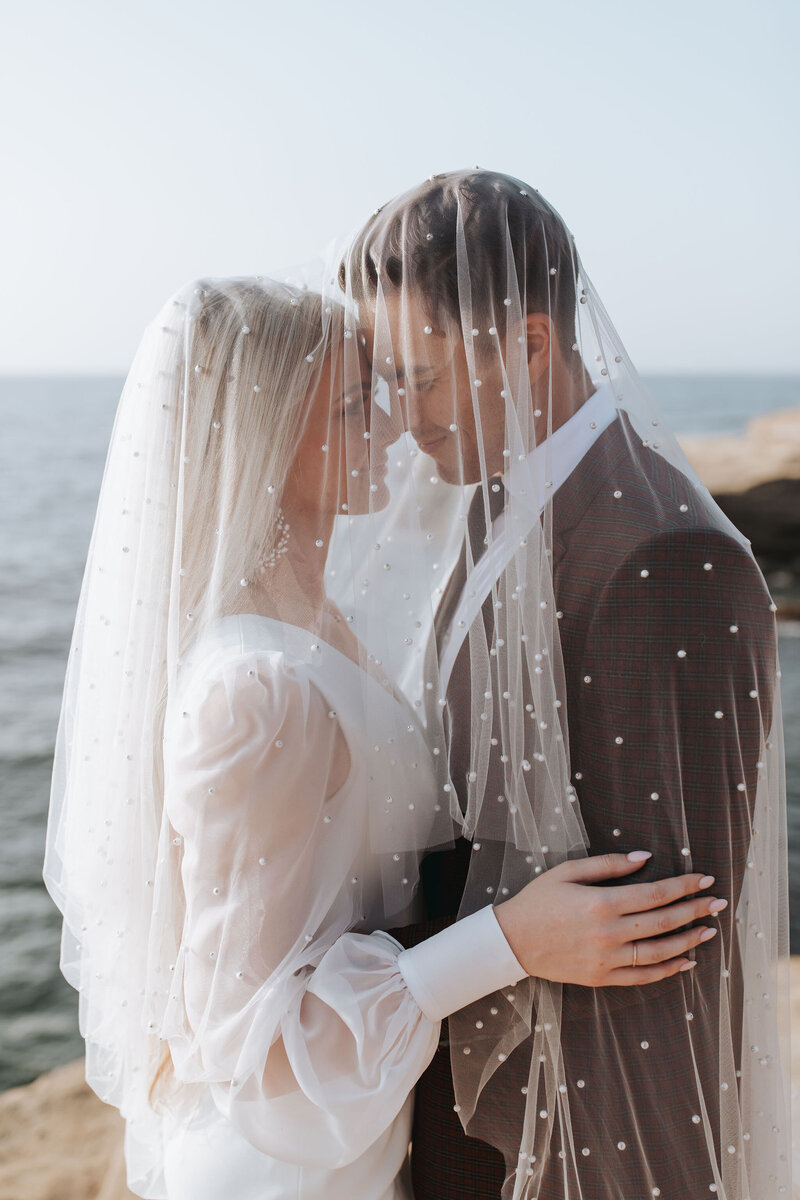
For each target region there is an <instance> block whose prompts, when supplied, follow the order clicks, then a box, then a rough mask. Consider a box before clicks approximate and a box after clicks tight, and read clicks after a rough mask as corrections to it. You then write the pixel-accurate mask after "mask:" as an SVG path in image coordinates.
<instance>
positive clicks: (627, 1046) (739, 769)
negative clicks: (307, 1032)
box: [400, 417, 775, 1200]
mask: <svg viewBox="0 0 800 1200" xmlns="http://www.w3.org/2000/svg"><path fill="white" fill-rule="evenodd" d="M618 492H621V493H622V495H621V496H617V495H615V493H618ZM553 505H554V511H553V549H554V576H555V588H556V599H557V604H558V607H559V609H560V610H561V611H562V612H563V617H562V619H561V623H560V633H561V644H562V653H563V659H564V668H565V675H566V687H567V710H568V723H569V740H570V751H571V762H572V769H573V780H574V782H575V786H576V789H577V791H578V795H579V798H580V804H581V812H582V815H583V818H584V822H585V824H586V828H587V832H588V835H589V839H590V852H591V853H593V854H595V853H601V852H603V851H609V850H610V851H623V852H625V851H628V850H632V849H636V848H640V847H644V848H646V849H650V850H651V851H653V858H652V859H651V860H650V862H649V863H648V864H646V866H645V868H644V869H643V870H642V871H641V872H638V873H637V875H636V881H637V882H638V881H644V880H646V879H658V878H664V877H665V876H667V875H672V874H676V873H680V872H682V871H685V870H693V869H699V870H702V871H704V872H709V873H711V874H714V875H715V876H716V878H717V881H718V882H717V884H716V885H715V888H714V893H715V895H722V896H726V897H727V898H728V899H729V900H730V901H731V904H730V905H729V908H728V909H727V910H726V911H725V912H724V913H723V914H722V918H721V920H720V933H721V936H718V937H717V938H716V939H715V940H714V941H713V942H712V943H711V944H710V945H707V946H704V947H703V948H702V951H701V953H700V954H699V955H698V960H699V961H698V966H697V967H696V968H695V970H694V972H692V975H691V976H690V977H689V978H686V977H684V976H680V977H678V978H677V979H673V980H670V981H667V982H665V983H663V984H660V985H657V986H658V990H655V989H646V988H645V989H639V988H618V989H603V990H602V991H601V992H596V991H595V990H593V989H586V988H578V987H571V986H567V987H565V988H564V995H563V1023H562V1045H563V1048H564V1055H565V1070H566V1075H567V1078H568V1080H570V1081H573V1082H575V1081H577V1080H578V1079H580V1080H582V1081H583V1084H584V1086H583V1087H580V1088H578V1087H577V1086H575V1087H573V1086H570V1089H569V1091H570V1111H571V1120H572V1128H573V1130H574V1131H575V1133H576V1136H577V1138H578V1140H579V1141H582V1142H583V1144H585V1145H586V1146H587V1148H589V1147H590V1146H592V1145H604V1146H610V1147H614V1148H615V1153H614V1155H613V1157H612V1158H611V1159H609V1157H608V1154H602V1153H595V1154H590V1155H588V1156H586V1157H585V1158H583V1159H582V1160H581V1168H580V1170H581V1173H580V1184H581V1188H582V1189H583V1195H584V1197H585V1198H586V1200H612V1198H613V1200H623V1198H624V1200H631V1198H632V1197H638V1196H645V1197H646V1196H649V1195H651V1194H652V1188H653V1187H654V1186H657V1187H658V1188H659V1189H660V1193H661V1196H662V1197H664V1198H665V1200H670V1198H673V1197H674V1200H689V1198H690V1197H691V1196H693V1195H701V1194H706V1193H707V1191H708V1186H709V1183H710V1182H711V1181H712V1179H713V1174H712V1173H711V1164H710V1162H709V1156H708V1152H707V1149H706V1147H705V1144H704V1140H703V1135H702V1133H698V1126H697V1125H696V1124H695V1123H693V1122H692V1120H691V1117H692V1115H693V1114H694V1113H695V1111H696V1109H697V1106H698V1104H699V1103H700V1097H699V1096H698V1086H697V1079H696V1076H695V1070H694V1067H693V1065H692V1058H694V1062H696V1063H697V1074H698V1076H699V1078H700V1082H701V1091H702V1100H703V1103H705V1105H706V1107H707V1110H708V1111H709V1115H710V1117H711V1124H712V1127H718V1104H717V1098H718V1096H719V1076H720V1069H721V1068H720V1044H719V1029H718V1021H717V1012H718V1001H719V989H720V980H721V960H722V954H723V952H724V953H725V955H726V958H727V960H728V962H727V965H728V966H729V967H730V968H731V979H730V981H729V983H728V985H727V987H728V989H729V992H728V996H729V1002H730V1004H731V1008H732V1012H733V1014H734V1016H733V1020H732V1024H733V1025H734V1026H735V1024H736V1022H737V1014H738V1011H739V1008H740V1005H741V994H740V992H741V989H740V985H739V981H738V979H737V973H736V970H735V962H734V963H731V961H730V951H731V944H732V931H733V919H734V910H735V903H736V899H737V895H738V890H739V888H740V886H741V880H742V876H743V873H744V870H745V858H746V854H747V848H748V844H749V837H750V814H751V804H752V797H753V796H754V792H755V782H756V771H757V768H756V763H757V761H758V758H759V750H760V746H761V741H762V736H763V732H764V731H765V730H767V729H768V728H769V724H770V719H771V708H770V706H771V692H772V687H773V679H774V670H775V637H774V621H773V617H772V614H771V612H770V610H769V603H770V601H769V596H768V594H767V592H766V588H765V585H764V583H763V579H762V578H761V575H760V573H759V571H758V569H757V568H756V567H755V565H754V563H753V562H752V559H751V558H750V557H749V555H748V554H747V553H746V551H745V550H744V549H743V548H742V546H741V545H740V544H739V542H738V540H737V539H736V538H735V537H734V536H733V535H732V532H730V531H728V530H727V529H726V527H725V525H724V522H723V521H722V520H720V521H719V523H718V524H716V523H714V518H709V515H708V514H707V512H706V511H705V509H704V508H703V506H702V504H701V503H700V501H699V499H698V498H697V495H696V493H695V492H694V489H693V488H692V486H691V485H690V484H689V483H688V481H687V480H686V479H685V477H684V476H683V475H682V474H681V473H680V472H678V471H677V470H676V469H675V468H673V467H671V466H670V465H669V464H668V463H667V462H666V461H665V460H663V459H662V458H661V457H660V456H659V455H657V454H654V453H652V451H648V450H647V449H645V448H643V447H642V446H641V443H640V442H639V439H638V438H637V437H636V435H635V433H634V432H633V431H632V429H631V427H630V425H629V424H628V422H627V420H626V419H625V418H624V417H622V418H621V420H620V421H617V422H615V423H614V424H613V425H612V426H611V427H610V429H609V430H608V431H607V432H606V433H605V434H604V435H603V436H602V437H601V438H600V439H598V441H597V443H595V446H594V447H593V448H592V450H591V451H590V452H589V453H588V454H587V455H586V457H585V458H584V460H583V461H582V462H581V464H580V465H579V466H578V468H577V469H576V470H575V472H573V475H572V476H571V477H570V479H569V480H568V481H567V482H566V483H565V484H564V485H563V486H562V487H561V489H559V491H558V493H557V494H556V496H555V497H554V501H553ZM682 506H684V507H683V511H682ZM455 578H456V573H454V581H455ZM447 600H448V597H447V593H446V594H445V597H444V599H443V605H442V609H444V606H445V601H447ZM453 607H454V600H453V598H452V597H450V603H449V605H448V608H449V611H450V612H452V608H453ZM484 619H485V620H486V619H487V612H486V610H485V611H484ZM488 619H491V608H490V607H489V609H488ZM732 630H735V631H736V632H732ZM680 651H685V653H684V654H680V655H679V652H680ZM468 665H469V652H468V643H466V642H465V644H464V646H463V647H462V649H461V652H460V654H459V656H458V658H457V660H456V664H455V667H454V670H453V674H452V677H451V681H450V687H449V689H448V707H449V709H450V713H451V721H452V729H451V767H455V764H456V761H458V762H459V763H461V764H462V765H463V764H465V763H468V761H469V748H468V745H467V746H465V745H464V742H465V741H468V738H469V722H468V721H467V723H466V724H464V721H463V714H464V713H465V712H466V713H467V714H468V713H469V694H468V688H469V669H468ZM465 692H466V694H465ZM751 692H756V693H757V695H756V697H753V696H751ZM718 713H721V714H722V716H717V715H716V714H718ZM459 714H460V715H459ZM667 715H668V718H669V719H668V720H667ZM618 738H621V739H622V741H621V742H618V741H617V739H618ZM453 781H454V783H455V784H456V786H458V783H459V780H458V778H456V773H455V771H454V776H453ZM742 785H743V786H742ZM654 796H655V797H657V798H656V799H653V798H652V797H654ZM684 815H685V825H684ZM688 847H690V848H691V857H687V856H686V855H685V854H684V853H683V851H684V850H685V849H686V848H688ZM468 861H469V853H468V847H464V846H461V847H459V846H457V847H456V849H455V850H454V851H449V852H444V853H440V854H435V855H430V856H429V858H428V859H426V860H425V864H423V866H424V867H425V868H426V870H425V872H424V874H423V883H424V886H425V894H426V901H427V903H428V905H429V916H432V917H436V918H438V921H439V922H440V923H442V922H444V923H446V922H447V921H449V920H452V919H454V918H455V916H456V915H457V908H456V907H454V906H453V901H454V898H455V897H457V896H458V895H459V894H460V891H461V890H463V886H464V881H465V879H466V870H467V866H468ZM427 929H428V932H426V926H425V925H423V926H421V927H416V928H412V929H410V930H408V931H405V937H403V936H402V934H401V935H400V936H401V940H404V941H407V942H408V944H411V942H412V941H414V940H418V938H419V937H424V936H430V932H435V931H436V928H435V927H433V926H431V925H428V926H427ZM417 935H418V936H417ZM599 1011H600V1012H601V1013H602V1019H600V1020H598V1012H599ZM687 1012H691V1014H692V1020H691V1023H689V1021H688V1020H687ZM443 1038H444V1039H446V1028H445V1029H443ZM689 1039H691V1044H690V1041H689ZM645 1046H646V1049H644V1048H643V1047H645ZM514 1060H516V1062H515V1061H514ZM598 1064H604V1066H603V1069H602V1071H601V1072H600V1074H601V1075H602V1077H598ZM609 1064H616V1066H615V1069H613V1070H612V1069H610V1067H609ZM729 1065H730V1067H731V1072H732V1074H733V1078H732V1079H731V1081H730V1083H729V1086H732V1087H735V1086H736V1085H735V1066H736V1064H735V1063H733V1064H729ZM505 1068H508V1070H505ZM525 1071H526V1065H525V1047H522V1048H521V1049H520V1052H515V1054H514V1055H512V1056H511V1057H510V1058H509V1061H508V1062H507V1063H506V1064H504V1070H503V1071H499V1072H497V1074H496V1076H495V1077H494V1080H493V1085H494V1087H493V1090H494V1091H495V1092H496V1103H497V1104H498V1105H502V1094H501V1093H500V1091H499V1089H501V1088H502V1087H507V1088H512V1087H516V1086H517V1085H518V1083H519V1081H520V1080H521V1079H523V1078H524V1075H525ZM723 1074H724V1072H723ZM448 1075H449V1051H448V1049H447V1048H446V1047H445V1046H442V1047H441V1048H440V1050H439V1051H438V1052H437V1054H436V1056H435V1057H434V1060H433V1062H432V1063H431V1065H430V1066H429V1068H428V1070H427V1071H426V1073H425V1075H424V1076H423V1078H422V1079H421V1080H420V1083H419V1085H418V1088H417V1102H416V1112H415V1123H414V1143H413V1151H412V1162H413V1167H414V1186H415V1194H416V1197H417V1200H451V1197H452V1198H455V1197H456V1196H458V1197H467V1196H469V1197H478V1198H480V1200H498V1198H499V1196H500V1191H501V1188H502V1182H503V1178H504V1174H505V1172H504V1170H503V1167H502V1160H501V1158H500V1156H499V1154H498V1152H497V1151H496V1150H495V1149H494V1148H493V1147H491V1146H488V1145H487V1144H486V1143H484V1142H482V1141H478V1140H476V1139H474V1138H469V1137H467V1136H466V1134H465V1133H464V1131H463V1129H462V1127H461V1123H460V1121H459V1120H458V1117H457V1114H455V1113H454V1112H453V1108H452V1105H453V1099H452V1079H451V1078H450V1079H449V1081H448ZM715 1114H717V1115H715ZM555 1136H556V1137H558V1132H556V1135H555ZM635 1144H641V1145H643V1146H644V1147H645V1148H646V1161H641V1160H640V1159H639V1157H638V1156H637V1155H636V1153H635V1152H634V1151H627V1150H626V1152H623V1151H616V1147H617V1146H618V1145H625V1146H626V1147H628V1146H631V1147H632V1146H633V1145H635ZM716 1151H717V1153H719V1151H720V1147H719V1146H717V1147H716ZM465 1164H467V1165H466V1166H465ZM560 1167H561V1164H560V1163H559V1160H558V1158H557V1157H556V1156H555V1155H551V1158H550V1164H549V1166H548V1168H547V1171H546V1174H545V1178H544V1180H543V1183H542V1186H541V1188H540V1190H539V1197H540V1200H562V1197H563V1195H564V1184H563V1179H562V1174H561V1169H560Z"/></svg>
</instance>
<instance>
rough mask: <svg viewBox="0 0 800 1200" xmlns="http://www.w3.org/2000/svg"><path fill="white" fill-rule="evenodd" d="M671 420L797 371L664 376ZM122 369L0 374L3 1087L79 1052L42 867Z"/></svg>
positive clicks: (780, 388) (696, 425)
mask: <svg viewBox="0 0 800 1200" xmlns="http://www.w3.org/2000/svg"><path fill="white" fill-rule="evenodd" d="M649 382H650V385H651V388H652V391H653V393H654V395H655V398H656V400H657V401H658V403H659V404H660V406H661V409H662V411H663V414H664V417H665V419H666V420H667V421H668V423H669V424H670V426H671V427H672V428H673V429H675V430H677V431H679V432H686V433H704V432H707V433H721V432H737V431H739V430H742V429H743V428H744V427H745V425H746V423H747V420H748V419H749V418H750V417H751V416H754V415H756V414H758V413H762V412H769V411H772V410H774V409H778V408H785V407H789V406H792V405H796V404H800V379H798V378H793V379H788V378H783V379H778V378H758V377H754V378H743V377H737V378H731V379H726V378H722V377H710V376H706V377H692V376H674V377H666V376H660V377H657V378H653V379H651V380H650V381H649ZM121 385H122V380H121V379H118V378H103V379H101V378H91V379H77V378H71V379H55V378H50V379H9V378H6V379H0V428H2V430H3V436H2V442H1V443H0V512H1V513H2V525H3V534H2V540H1V541H0V946H2V955H1V956H0V964H2V965H1V966H0V1089H2V1088H6V1087H11V1086H14V1085H15V1084H19V1083H25V1082H27V1081H28V1080H31V1079H33V1078H35V1077H36V1076H37V1075H39V1074H40V1073H41V1072H43V1071H47V1070H49V1069H51V1068H52V1067H55V1066H58V1065H59V1064H61V1063H64V1062H68V1061H70V1060H71V1059H73V1058H76V1057H77V1056H78V1055H79V1054H80V1053H81V1052H82V1048H83V1044H82V1040H81V1038H80V1035H79V1033H78V1020H77V997H76V994H75V993H74V992H73V990H72V989H71V988H70V987H69V986H68V984H67V983H66V982H65V980H64V979H63V978H62V976H61V974H60V972H59V969H58V952H59V937H60V930H61V916H60V913H59V912H58V911H57V910H56V908H55V907H54V905H53V904H52V902H51V900H50V898H49V896H48V895H47V892H46V891H45V888H44V885H43V883H42V878H41V869H42V855H43V851H44V833H45V824H46V817H47V804H48V796H49V782H50V765H51V759H52V753H53V743H54V738H55V731H56V724H57V720H58V713H59V707H60V701H61V688H62V684H63V678H64V669H65V664H66V658H67V651H68V647H69V640H70V635H71V632H72V622H73V618H74V613H75V605H76V602H77V598H78V592H79V589H80V583H81V578H82V574H83V563H84V558H85V555H86V550H87V547H88V542H89V535H90V532H91V526H92V521H93V517H94V508H95V504H96V500H97V493H98V489H99V485H100V479H101V476H102V470H103V462H104V459H105V451H106V447H107V444H108V438H109V434H110V431H111V426H112V422H113V418H114V412H115V408H116V403H117V399H118V397H119V393H120V388H121ZM780 641H781V645H780V652H781V662H782V668H783V700H784V725H785V731H786V744H787V759H788V783H789V838H790V880H791V886H792V900H793V921H792V941H793V946H794V949H795V950H796V951H798V952H800V622H785V623H783V624H782V626H781V638H780Z"/></svg>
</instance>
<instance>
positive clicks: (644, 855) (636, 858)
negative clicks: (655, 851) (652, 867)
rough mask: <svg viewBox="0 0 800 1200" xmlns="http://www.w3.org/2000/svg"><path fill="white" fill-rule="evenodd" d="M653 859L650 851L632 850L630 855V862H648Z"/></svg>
mask: <svg viewBox="0 0 800 1200" xmlns="http://www.w3.org/2000/svg"><path fill="white" fill-rule="evenodd" d="M652 857H653V855H652V854H651V853H650V851H649V850H631V852H630V854H629V855H628V862H647V860H648V858H652Z"/></svg>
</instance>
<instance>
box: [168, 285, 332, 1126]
mask: <svg viewBox="0 0 800 1200" xmlns="http://www.w3.org/2000/svg"><path fill="white" fill-rule="evenodd" d="M343 317H344V314H343V310H342V309H341V308H340V307H339V306H338V305H335V304H332V303H330V302H327V301H326V302H323V299H322V297H321V296H319V295H317V294H315V293H309V292H305V291H300V290H299V289H296V288H291V287H288V286H285V285H283V284H280V283H276V282H275V281H273V280H269V279H263V278H259V279H230V280H228V279H225V280H200V281H199V282H198V283H196V284H195V285H193V288H192V289H191V299H190V301H189V304H188V306H187V311H186V320H185V324H184V342H183V346H182V349H181V352H180V355H179V360H180V361H179V366H178V369H177V370H176V372H175V412H176V414H177V416H176V421H178V420H179V421H180V422H181V426H180V428H175V430H174V432H175V438H174V450H173V453H174V461H173V474H174V476H175V477H178V478H181V476H182V480H183V486H182V488H181V489H180V491H179V496H180V500H179V501H178V508H177V510H176V534H177V536H178V537H179V538H181V543H180V544H179V545H176V548H175V549H176V553H179V556H180V564H181V572H182V573H181V577H180V604H179V630H180V646H179V654H180V655H181V656H183V655H184V654H185V653H186V650H187V649H188V647H189V646H190V645H191V642H192V641H194V640H195V639H196V637H198V636H199V634H200V632H201V631H202V629H203V628H204V627H205V626H206V624H207V622H209V621H211V620H213V619H216V618H218V617H220V616H223V615H227V614H229V613H234V612H237V611H244V610H246V608H247V604H248V597H247V591H248V589H247V587H246V586H242V582H241V581H242V580H248V579H249V578H251V577H252V574H253V572H254V571H255V570H256V568H257V566H258V563H259V562H260V561H261V560H262V559H263V558H264V557H265V556H266V555H268V554H269V552H270V550H271V549H272V548H273V545H274V542H275V537H276V529H277V525H278V520H277V517H278V510H279V507H280V504H281V499H282V493H283V488H284V484H285V482H286V477H287V475H288V472H289V470H290V468H291V465H292V461H293V452H292V451H293V447H294V446H295V445H296V443H297V441H298V439H299V437H300V435H301V433H302V429H303V423H304V421H305V417H306V414H307V412H308V407H309V403H308V402H309V399H310V396H311V394H312V392H313V384H314V382H315V379H316V378H317V376H318V374H319V371H320V369H321V367H322V364H323V362H324V361H325V359H326V357H327V356H328V355H329V354H331V353H335V347H336V346H337V345H338V341H339V339H338V337H337V336H336V334H337V333H341V331H342V329H343V325H344V320H343ZM189 614H191V619H188V618H189ZM159 685H160V686H159V702H158V708H157V713H158V716H157V721H156V726H157V728H156V737H155V739H154V754H155V762H154V768H155V770H154V785H155V789H156V795H157V796H158V797H160V798H161V799H162V800H163V794H164V769H163V752H162V736H163V728H164V718H165V713H166V706H167V674H166V666H165V668H164V671H163V677H162V679H161V680H160V681H159ZM172 865H173V869H174V870H175V871H176V873H177V879H178V881H179V879H180V862H179V859H178V858H177V857H176V858H175V860H174V862H173V864H172ZM181 895H182V893H181ZM171 919H173V920H175V922H176V924H177V922H178V921H179V920H181V919H182V918H181V914H180V913H177V912H176V913H174V914H172V917H171ZM154 1051H156V1052H154V1054H153V1056H152V1058H151V1061H150V1063H149V1064H148V1073H147V1078H148V1079H149V1080H150V1083H149V1088H148V1098H149V1101H150V1104H151V1107H153V1108H154V1109H156V1110H158V1109H159V1108H161V1107H162V1106H163V1104H164V1103H165V1102H166V1100H167V1098H168V1095H169V1094H170V1093H169V1092H168V1083H169V1081H170V1079H171V1080H172V1082H173V1085H174V1087H175V1088H177V1089H178V1090H180V1087H181V1085H180V1082H179V1081H177V1080H175V1079H174V1073H173V1071H172V1058H171V1055H170V1051H169V1047H168V1046H165V1045H162V1044H161V1043H158V1044H157V1047H154Z"/></svg>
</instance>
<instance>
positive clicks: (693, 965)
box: [681, 962, 697, 971]
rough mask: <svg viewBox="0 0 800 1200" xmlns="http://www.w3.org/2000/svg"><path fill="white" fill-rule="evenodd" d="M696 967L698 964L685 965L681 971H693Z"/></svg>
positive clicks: (689, 963)
mask: <svg viewBox="0 0 800 1200" xmlns="http://www.w3.org/2000/svg"><path fill="white" fill-rule="evenodd" d="M696 966H697V963H696V962H688V963H684V964H683V966H682V967H681V970H682V971H691V970H692V969H693V968H694V967H696Z"/></svg>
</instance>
